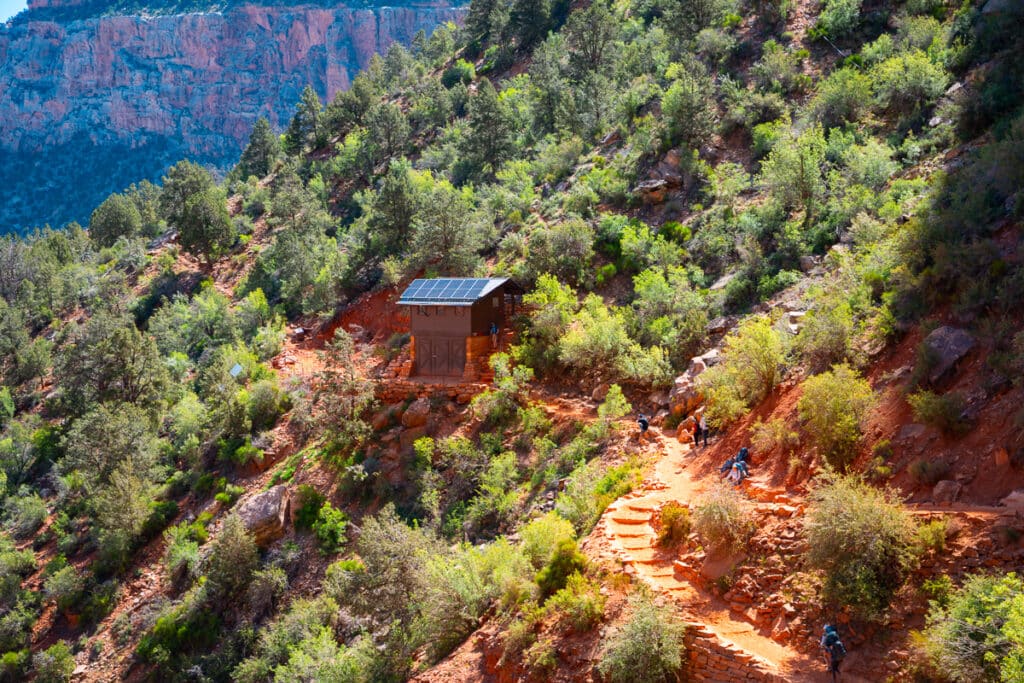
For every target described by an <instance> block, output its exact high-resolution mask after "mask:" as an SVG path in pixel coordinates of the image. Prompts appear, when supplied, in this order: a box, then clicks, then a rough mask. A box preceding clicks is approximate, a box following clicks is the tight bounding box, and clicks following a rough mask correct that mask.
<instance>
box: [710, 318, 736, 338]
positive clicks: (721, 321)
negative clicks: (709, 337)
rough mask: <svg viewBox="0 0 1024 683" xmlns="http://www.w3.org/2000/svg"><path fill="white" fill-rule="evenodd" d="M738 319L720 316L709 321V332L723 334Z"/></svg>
mask: <svg viewBox="0 0 1024 683" xmlns="http://www.w3.org/2000/svg"><path fill="white" fill-rule="evenodd" d="M735 322H736V321H735V320H734V319H733V318H731V317H729V316H719V317H717V318H715V319H714V320H712V321H711V322H709V323H708V334H722V333H723V332H725V331H726V330H728V329H729V328H730V327H732V325H733V323H735Z"/></svg>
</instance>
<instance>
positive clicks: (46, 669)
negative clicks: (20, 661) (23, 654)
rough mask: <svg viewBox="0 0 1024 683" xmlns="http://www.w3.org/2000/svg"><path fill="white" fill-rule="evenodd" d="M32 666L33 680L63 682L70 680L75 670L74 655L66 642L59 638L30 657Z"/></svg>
mask: <svg viewBox="0 0 1024 683" xmlns="http://www.w3.org/2000/svg"><path fill="white" fill-rule="evenodd" d="M32 666H33V667H34V668H35V673H36V678H35V680H36V681H38V682H39V683H65V681H70V680H71V674H72V673H73V672H74V670H75V657H74V655H73V654H71V648H70V647H68V645H67V643H65V642H64V641H63V640H61V641H59V642H57V643H56V644H54V645H51V646H50V647H48V648H47V649H45V650H43V651H42V652H37V653H36V654H35V656H33V657H32Z"/></svg>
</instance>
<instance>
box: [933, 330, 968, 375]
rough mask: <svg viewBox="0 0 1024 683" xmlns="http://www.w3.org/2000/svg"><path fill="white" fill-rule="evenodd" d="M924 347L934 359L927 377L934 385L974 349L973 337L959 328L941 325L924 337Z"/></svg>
mask: <svg viewBox="0 0 1024 683" xmlns="http://www.w3.org/2000/svg"><path fill="white" fill-rule="evenodd" d="M924 345H925V347H926V348H927V349H928V352H929V353H930V354H932V357H933V359H934V360H933V363H934V364H933V366H932V370H931V373H930V374H929V375H928V380H929V381H930V382H932V383H933V384H934V383H935V382H938V381H939V380H941V379H942V378H943V377H945V376H946V373H948V372H950V371H951V370H953V368H955V367H956V364H957V363H959V362H960V360H961V359H962V358H963V357H964V356H966V355H967V354H968V353H970V351H971V349H973V348H974V337H972V336H971V335H970V334H969V333H968V332H966V331H964V330H961V329H960V328H957V327H950V326H949V325H943V326H942V327H940V328H938V329H936V330H933V331H932V332H931V334H929V335H928V336H927V337H925V339H924Z"/></svg>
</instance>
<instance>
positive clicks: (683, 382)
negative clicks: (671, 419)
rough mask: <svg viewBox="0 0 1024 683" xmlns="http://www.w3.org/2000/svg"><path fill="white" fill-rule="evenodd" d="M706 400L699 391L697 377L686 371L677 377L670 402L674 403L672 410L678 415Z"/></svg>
mask: <svg viewBox="0 0 1024 683" xmlns="http://www.w3.org/2000/svg"><path fill="white" fill-rule="evenodd" d="M703 401H704V397H703V396H701V393H700V391H698V389H697V386H696V382H695V378H694V377H693V376H692V375H690V373H689V372H686V373H684V374H682V375H680V376H679V377H676V380H675V382H674V383H673V385H672V392H671V393H670V394H669V402H670V403H671V405H672V412H673V413H675V414H676V415H686V414H687V413H690V412H693V410H694V409H695V408H696V407H697V406H699V405H700V404H701V403H702V402H703Z"/></svg>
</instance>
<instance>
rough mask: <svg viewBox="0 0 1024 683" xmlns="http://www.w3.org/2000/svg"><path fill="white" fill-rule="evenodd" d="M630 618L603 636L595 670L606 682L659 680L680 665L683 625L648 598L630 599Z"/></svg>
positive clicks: (651, 682) (653, 682)
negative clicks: (618, 627) (599, 659)
mask: <svg viewBox="0 0 1024 683" xmlns="http://www.w3.org/2000/svg"><path fill="white" fill-rule="evenodd" d="M631 611H632V614H631V615H630V617H629V621H627V622H626V624H625V625H624V626H623V627H622V628H620V629H618V630H617V631H616V632H614V633H612V634H610V635H609V636H607V637H606V638H605V639H604V642H603V644H602V650H601V662H600V664H598V669H599V670H600V671H601V675H602V676H604V677H605V679H606V680H608V681H609V683H662V682H663V681H666V680H669V679H674V678H675V677H676V676H677V675H678V672H679V670H680V669H681V668H682V665H683V655H684V645H683V636H684V635H685V632H686V631H685V628H684V626H683V625H682V624H680V623H679V622H678V621H676V619H675V616H674V615H673V614H672V613H671V611H669V610H668V609H663V608H658V607H655V605H654V604H653V603H652V602H651V601H650V600H649V599H647V598H634V599H633V600H632V601H631Z"/></svg>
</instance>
